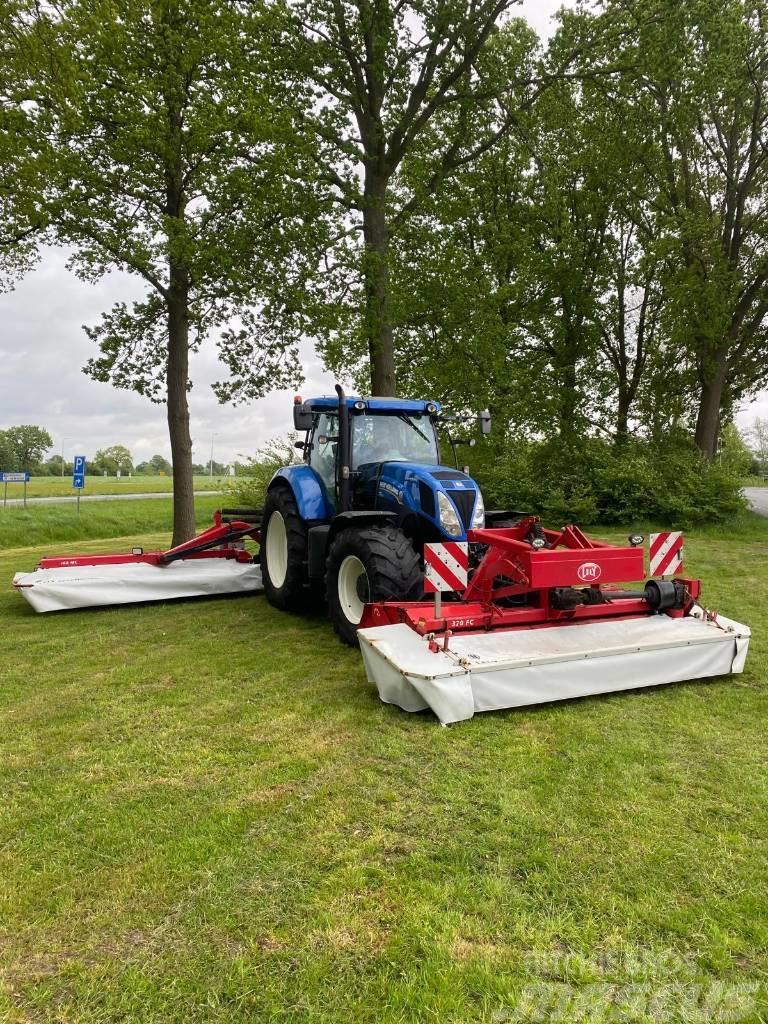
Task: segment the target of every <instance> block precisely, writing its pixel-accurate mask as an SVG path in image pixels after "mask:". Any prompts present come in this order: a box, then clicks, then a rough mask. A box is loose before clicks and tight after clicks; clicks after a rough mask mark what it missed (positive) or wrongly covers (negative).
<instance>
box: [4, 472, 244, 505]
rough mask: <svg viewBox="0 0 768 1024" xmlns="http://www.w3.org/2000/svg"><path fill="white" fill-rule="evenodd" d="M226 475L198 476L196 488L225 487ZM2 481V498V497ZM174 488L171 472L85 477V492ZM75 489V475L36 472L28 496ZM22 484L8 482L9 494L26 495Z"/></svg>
mask: <svg viewBox="0 0 768 1024" xmlns="http://www.w3.org/2000/svg"><path fill="white" fill-rule="evenodd" d="M227 479H228V478H225V477H217V476H214V477H210V476H196V477H195V490H196V491H214V490H215V491H218V490H221V489H222V487H224V485H225V483H226V480H227ZM3 486H4V485H3V484H0V501H2V497H3ZM172 490H173V479H172V478H171V477H169V476H133V477H131V478H130V479H129V478H128V477H121V478H120V479H119V480H118V479H117V477H114V476H97V475H96V474H95V473H89V474H88V475H87V476H86V478H85V488H84V489H83V492H82V493H83V494H169V493H170V492H171V491H172ZM75 493H76V492H75V491H74V490H73V489H72V475H71V474H68V475H67V476H64V477H59V476H35V477H32V479H31V480H30V481H29V483H28V484H27V497H28V498H70V497H72V495H74V494H75ZM23 497H24V487H23V485H22V484H8V498H9V499H11V498H23Z"/></svg>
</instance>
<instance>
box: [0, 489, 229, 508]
mask: <svg viewBox="0 0 768 1024" xmlns="http://www.w3.org/2000/svg"><path fill="white" fill-rule="evenodd" d="M223 493H224V492H223V491H195V497H196V498H201V497H203V496H204V495H206V494H223ZM172 497H173V492H172V491H160V492H156V493H154V494H84V495H83V496H82V497H81V498H80V500H81V501H138V500H139V498H172ZM73 501H77V497H76V496H75V497H73V498H27V504H28V505H71V504H72V502H73ZM8 504H9V505H23V504H24V499H23V498H9V499H8ZM0 507H2V496H1V495H0Z"/></svg>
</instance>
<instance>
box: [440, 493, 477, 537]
mask: <svg viewBox="0 0 768 1024" xmlns="http://www.w3.org/2000/svg"><path fill="white" fill-rule="evenodd" d="M446 490H447V492H448V496H449V497H450V498H452V499H453V503H454V505H455V506H456V508H457V509H458V510H459V515H460V516H461V521H462V523H464V529H465V530H468V529H469V527H470V524H471V522H472V512H473V510H474V507H475V492H474V491H453V490H448V489H447V488H446Z"/></svg>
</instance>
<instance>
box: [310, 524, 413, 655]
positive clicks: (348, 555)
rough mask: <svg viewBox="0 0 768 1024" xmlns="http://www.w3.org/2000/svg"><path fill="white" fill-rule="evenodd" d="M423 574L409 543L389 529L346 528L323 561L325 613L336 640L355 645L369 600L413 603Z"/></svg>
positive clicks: (403, 536) (398, 533)
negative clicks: (324, 563)
mask: <svg viewBox="0 0 768 1024" xmlns="http://www.w3.org/2000/svg"><path fill="white" fill-rule="evenodd" d="M423 592H424V574H423V572H422V570H421V564H420V561H419V556H418V554H417V553H416V551H415V550H414V548H413V545H412V544H411V542H410V541H409V540H408V538H407V537H406V536H405V534H404V533H402V531H400V530H396V529H395V528H394V527H392V526H373V527H369V528H368V529H354V528H352V529H347V530H342V531H341V533H339V534H338V536H337V537H336V538H335V539H334V541H333V543H332V544H331V548H330V551H329V552H328V561H327V563H326V593H327V597H328V614H329V616H330V618H331V621H332V623H333V628H334V629H335V630H336V632H337V633H338V635H339V637H340V639H341V640H343V641H344V643H345V644H349V645H350V647H354V646H355V645H356V644H357V627H358V626H359V624H360V619H361V618H362V615H363V608H364V607H365V605H366V604H367V603H368V602H369V601H417V600H418V599H419V598H420V597H421V596H422V594H423Z"/></svg>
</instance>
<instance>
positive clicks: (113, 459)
mask: <svg viewBox="0 0 768 1024" xmlns="http://www.w3.org/2000/svg"><path fill="white" fill-rule="evenodd" d="M92 465H93V468H94V469H95V470H97V471H98V472H100V473H101V472H104V471H105V470H106V472H107V473H108V474H109V475H110V476H116V475H117V472H118V470H119V471H120V472H121V473H132V472H133V459H132V458H131V453H130V452H129V451H128V449H127V448H126V447H125V446H124V445H122V444H113V445H111V447H109V448H100V449H99V450H98V451H97V452H96V454H95V456H94V457H93V463H92Z"/></svg>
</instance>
